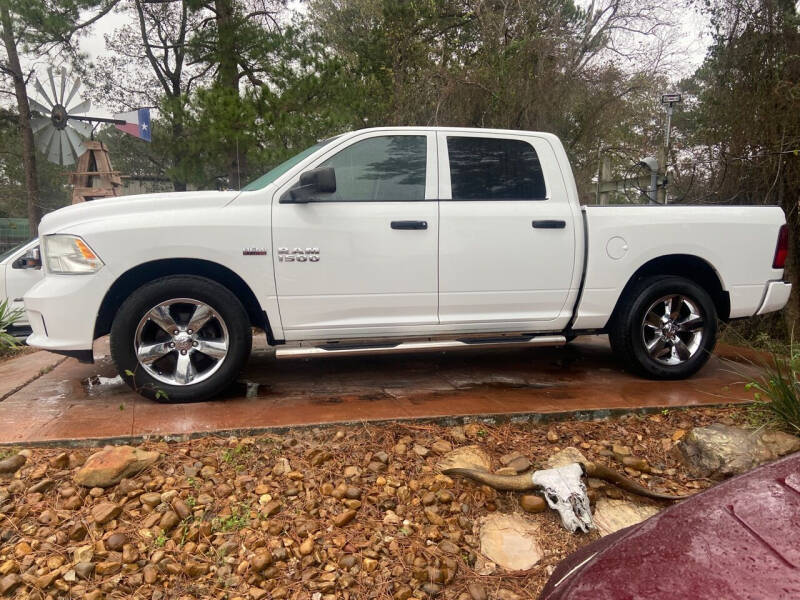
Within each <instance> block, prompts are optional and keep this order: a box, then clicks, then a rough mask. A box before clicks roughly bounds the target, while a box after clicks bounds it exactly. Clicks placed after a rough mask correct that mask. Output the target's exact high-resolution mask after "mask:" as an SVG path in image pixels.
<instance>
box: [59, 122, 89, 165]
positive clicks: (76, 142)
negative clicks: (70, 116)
mask: <svg viewBox="0 0 800 600" xmlns="http://www.w3.org/2000/svg"><path fill="white" fill-rule="evenodd" d="M64 131H66V132H67V140H68V141H69V145H70V148H71V150H72V156H74V157H78V156H80V155H81V154H83V153H84V152H86V146H85V145H84V143H83V140H82V139H81V137H80V136H79V135H78V134H77V133H75V131H74V130H73V129H72V128H71V127H70V126H67V128H66V129H65V130H64ZM70 164H72V163H70Z"/></svg>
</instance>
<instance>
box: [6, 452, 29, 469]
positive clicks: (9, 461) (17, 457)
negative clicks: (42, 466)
mask: <svg viewBox="0 0 800 600" xmlns="http://www.w3.org/2000/svg"><path fill="white" fill-rule="evenodd" d="M25 460H26V459H25V457H24V456H23V455H22V454H14V455H13V456H9V457H8V458H4V459H3V460H0V473H16V472H17V471H19V470H20V469H21V468H22V465H24V464H25Z"/></svg>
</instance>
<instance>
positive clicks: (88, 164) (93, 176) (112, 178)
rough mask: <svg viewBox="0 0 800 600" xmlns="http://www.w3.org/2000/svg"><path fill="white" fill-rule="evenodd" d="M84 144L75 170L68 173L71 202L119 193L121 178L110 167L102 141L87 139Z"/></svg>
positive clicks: (76, 202) (120, 190) (117, 172)
mask: <svg viewBox="0 0 800 600" xmlns="http://www.w3.org/2000/svg"><path fill="white" fill-rule="evenodd" d="M84 144H85V146H86V152H84V153H83V154H81V155H80V156H79V157H78V164H77V166H76V167H75V171H74V172H73V173H70V175H69V182H70V184H72V203H73V204H78V203H79V202H86V201H87V200H94V199H96V198H107V197H109V196H119V195H121V193H122V178H121V177H120V173H119V171H114V170H113V168H112V167H111V159H110V158H109V156H108V149H107V148H106V147H105V146H104V145H103V142H98V141H96V140H87V141H86V142H84Z"/></svg>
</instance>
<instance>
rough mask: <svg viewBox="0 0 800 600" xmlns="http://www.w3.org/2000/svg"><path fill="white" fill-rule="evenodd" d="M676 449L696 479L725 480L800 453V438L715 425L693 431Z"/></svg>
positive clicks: (772, 432) (773, 432)
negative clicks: (777, 459)
mask: <svg viewBox="0 0 800 600" xmlns="http://www.w3.org/2000/svg"><path fill="white" fill-rule="evenodd" d="M675 448H676V450H677V453H678V456H679V457H680V459H681V460H682V461H683V462H684V463H685V464H686V466H687V468H688V469H689V472H690V473H691V474H692V475H693V476H695V477H708V478H711V479H723V478H725V477H730V476H732V475H739V474H741V473H745V472H747V471H749V470H751V469H754V468H755V467H757V466H758V465H760V464H762V463H765V462H768V461H770V460H774V459H776V458H778V457H779V456H782V455H784V454H789V453H791V452H796V451H797V450H800V438H797V437H795V436H793V435H789V434H788V433H783V432H779V431H749V430H746V429H741V428H739V427H732V426H729V425H723V424H721V423H714V424H713V425H709V426H708V427H696V428H694V429H692V430H691V431H690V432H689V433H688V434H687V435H686V436H684V438H683V439H682V440H681V441H679V442H678V443H677V445H676V446H675Z"/></svg>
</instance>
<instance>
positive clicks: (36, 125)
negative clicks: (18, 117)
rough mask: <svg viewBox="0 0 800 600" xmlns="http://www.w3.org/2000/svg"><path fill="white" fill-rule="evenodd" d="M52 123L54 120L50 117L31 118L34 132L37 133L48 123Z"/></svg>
mask: <svg viewBox="0 0 800 600" xmlns="http://www.w3.org/2000/svg"><path fill="white" fill-rule="evenodd" d="M52 124H53V122H52V121H51V120H50V117H33V118H32V119H31V130H32V131H33V133H34V134H36V133H38V132H40V131H41V130H42V129H44V128H45V127H47V126H48V125H52Z"/></svg>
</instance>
